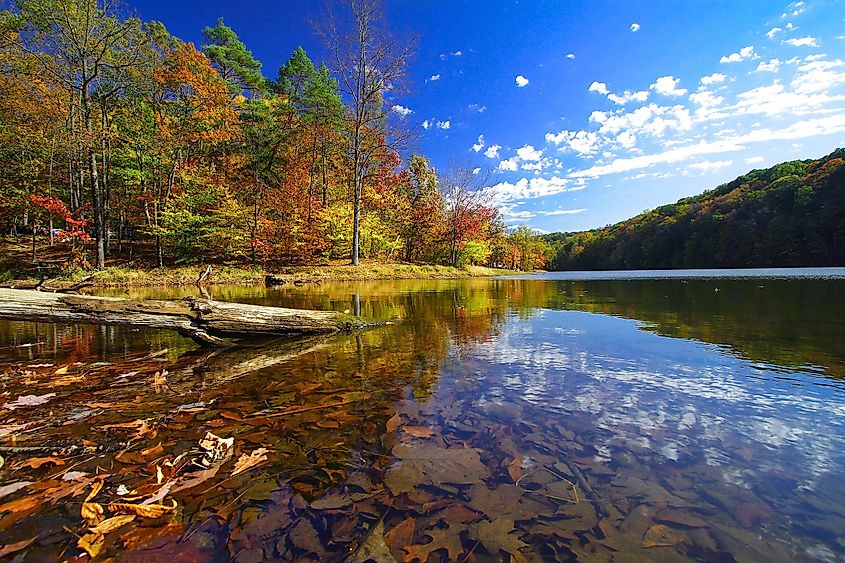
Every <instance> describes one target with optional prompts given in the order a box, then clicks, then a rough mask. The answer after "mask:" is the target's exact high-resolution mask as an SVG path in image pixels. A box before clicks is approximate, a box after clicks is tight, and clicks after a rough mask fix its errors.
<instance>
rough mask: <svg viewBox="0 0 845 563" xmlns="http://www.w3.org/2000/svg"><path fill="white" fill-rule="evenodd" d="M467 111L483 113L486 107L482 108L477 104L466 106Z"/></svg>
mask: <svg viewBox="0 0 845 563" xmlns="http://www.w3.org/2000/svg"><path fill="white" fill-rule="evenodd" d="M467 109H471V110H472V111H477V112H478V113H484V110H486V109H487V106H482V105H479V104H470V105H468V106H467Z"/></svg>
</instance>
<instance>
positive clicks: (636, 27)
mask: <svg viewBox="0 0 845 563" xmlns="http://www.w3.org/2000/svg"><path fill="white" fill-rule="evenodd" d="M628 29H630V30H631V31H633V32H634V33H636V32H638V31H639V30H640V24H638V23H637V22H634V23H632V24H631V27H629V28H628Z"/></svg>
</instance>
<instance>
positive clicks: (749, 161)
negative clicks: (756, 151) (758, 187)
mask: <svg viewBox="0 0 845 563" xmlns="http://www.w3.org/2000/svg"><path fill="white" fill-rule="evenodd" d="M761 162H766V159H765V158H763V157H762V156H749V157H748V158H746V159H745V163H746V164H760V163H761Z"/></svg>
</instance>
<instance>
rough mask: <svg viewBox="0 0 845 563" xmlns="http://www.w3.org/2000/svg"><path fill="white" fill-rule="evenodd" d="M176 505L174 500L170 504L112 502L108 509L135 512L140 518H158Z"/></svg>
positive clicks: (127, 512)
mask: <svg viewBox="0 0 845 563" xmlns="http://www.w3.org/2000/svg"><path fill="white" fill-rule="evenodd" d="M176 506H177V505H176V501H175V500H174V501H173V504H172V505H171V506H167V505H166V504H127V503H121V502H113V503H111V504H109V505H108V509H109V510H110V511H112V512H120V513H124V514H135V515H137V516H140V517H142V518H160V517H161V516H163V515H165V514H167V513H168V512H173V511H174V510H176Z"/></svg>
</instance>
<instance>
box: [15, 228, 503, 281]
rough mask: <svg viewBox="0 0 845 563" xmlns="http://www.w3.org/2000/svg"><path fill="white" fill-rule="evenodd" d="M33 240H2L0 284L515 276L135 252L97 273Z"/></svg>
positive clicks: (61, 249) (431, 267) (62, 249)
mask: <svg viewBox="0 0 845 563" xmlns="http://www.w3.org/2000/svg"><path fill="white" fill-rule="evenodd" d="M31 253H32V247H31V242H30V241H29V239H28V238H26V237H2V238H0V284H2V285H3V286H6V287H9V286H31V285H34V284H37V283H38V282H39V281H41V280H42V279H47V280H49V283H45V285H48V286H49V287H55V288H65V287H69V286H72V285H73V284H75V283H78V282H79V281H80V280H82V279H83V278H86V277H88V276H92V275H93V277H91V278H90V280H88V283H87V284H86V285H88V286H92V287H137V286H159V285H166V286H178V285H191V284H194V283H195V282H196V281H197V280H198V278H199V277H200V275H201V274H202V273H203V272H205V270H206V268H207V267H208V266H211V268H212V269H211V273H210V274H209V275H208V277H207V278H206V279H205V280H204V283H207V284H243V285H250V284H263V283H264V280H265V278H266V276H267V275H269V274H272V275H273V277H274V278H275V279H276V280H277V282H278V283H303V282H304V283H321V282H323V281H357V280H390V279H396V280H398V279H440V278H468V277H488V276H498V275H508V274H513V273H514V272H513V271H512V270H504V269H498V268H487V267H484V266H467V267H461V268H455V267H451V266H440V265H436V264H411V263H386V262H378V261H371V260H362V261H361V264H360V265H359V266H352V265H350V264H349V261H348V260H335V261H331V262H328V263H321V264H311V265H298V266H278V267H274V266H271V265H266V266H262V265H256V266H252V265H250V264H242V263H240V264H239V263H227V262H222V261H221V262H218V263H208V264H206V263H201V264H193V265H167V266H165V267H164V268H158V267H156V265H155V262H154V261H153V260H152V259H151V256H150V255H149V253H136V254H135V255H134V257H133V258H131V259H130V258H129V257H128V256H125V255H122V256H115V257H112V258H109V259H108V260H107V261H106V268H105V269H103V270H99V271H95V270H91V269H86V268H83V267H78V266H77V267H68V266H67V265H66V264H67V261H68V248H67V246H66V245H55V246H52V247H51V246H49V245H47V244H39V245H38V247H37V252H36V255H37V257H38V259H37V261H36V262H33V261H32V254H31Z"/></svg>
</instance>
